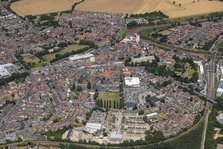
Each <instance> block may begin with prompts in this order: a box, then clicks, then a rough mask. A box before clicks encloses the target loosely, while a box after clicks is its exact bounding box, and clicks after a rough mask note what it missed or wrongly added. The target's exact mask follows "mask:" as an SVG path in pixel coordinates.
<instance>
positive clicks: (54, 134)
mask: <svg viewBox="0 0 223 149" xmlns="http://www.w3.org/2000/svg"><path fill="white" fill-rule="evenodd" d="M70 128H71V126H68V127H64V128H63V129H58V130H57V131H45V132H43V131H42V132H38V133H39V134H41V135H45V136H46V137H47V139H48V140H51V141H68V140H63V139H62V136H63V134H64V133H65V132H66V131H67V130H69V129H70Z"/></svg>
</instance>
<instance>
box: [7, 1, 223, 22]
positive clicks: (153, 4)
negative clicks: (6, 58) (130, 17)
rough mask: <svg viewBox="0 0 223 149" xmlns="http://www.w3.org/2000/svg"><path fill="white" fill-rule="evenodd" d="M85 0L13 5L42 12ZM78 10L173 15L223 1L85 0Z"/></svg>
mask: <svg viewBox="0 0 223 149" xmlns="http://www.w3.org/2000/svg"><path fill="white" fill-rule="evenodd" d="M80 1H81V0H21V1H17V2H14V3H12V5H11V8H12V10H14V11H15V12H16V13H17V14H18V15H20V16H26V15H39V14H46V13H52V12H60V11H66V10H70V9H71V6H72V4H74V3H75V2H80ZM76 9H77V10H83V11H96V12H109V13H111V12H112V13H122V14H127V13H128V14H140V13H145V12H153V11H159V10H160V11H162V12H164V13H165V14H166V15H168V16H169V17H170V18H177V17H186V16H192V15H199V14H205V13H211V12H217V11H223V2H220V1H217V0H216V1H209V0H199V1H197V0H195V2H194V3H193V0H175V4H173V0H85V1H84V2H82V3H80V4H78V5H77V6H76Z"/></svg>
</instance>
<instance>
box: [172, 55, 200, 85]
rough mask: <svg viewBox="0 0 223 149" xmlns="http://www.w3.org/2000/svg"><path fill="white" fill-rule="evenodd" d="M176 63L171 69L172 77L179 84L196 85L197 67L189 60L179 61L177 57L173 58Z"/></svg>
mask: <svg viewBox="0 0 223 149" xmlns="http://www.w3.org/2000/svg"><path fill="white" fill-rule="evenodd" d="M173 59H174V60H175V61H176V64H175V65H174V69H173V72H174V74H173V77H174V78H175V79H176V80H178V81H181V82H185V83H191V82H192V83H196V82H197V80H198V72H197V65H196V64H195V63H194V62H193V60H192V59H191V58H183V59H180V58H179V57H177V56H173Z"/></svg>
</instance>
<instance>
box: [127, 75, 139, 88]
mask: <svg viewBox="0 0 223 149" xmlns="http://www.w3.org/2000/svg"><path fill="white" fill-rule="evenodd" d="M125 84H126V85H127V86H138V85H139V84H140V80H139V78H138V77H125Z"/></svg>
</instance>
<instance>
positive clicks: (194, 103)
mask: <svg viewBox="0 0 223 149" xmlns="http://www.w3.org/2000/svg"><path fill="white" fill-rule="evenodd" d="M51 17H53V18H54V19H55V20H56V21H55V22H54V21H53V22H47V21H46V20H47V19H46V18H48V20H50V19H49V18H51ZM133 20H134V21H135V20H136V21H139V22H140V20H141V21H142V18H139V19H137V18H135V19H133ZM128 22H129V20H128V19H125V18H124V17H123V16H122V15H121V14H113V13H102V12H83V11H79V10H73V12H72V13H69V14H60V15H58V14H48V15H41V16H38V17H36V16H27V17H25V18H21V17H19V16H17V15H15V14H14V13H12V12H10V11H9V10H7V9H5V8H3V7H0V87H1V88H0V144H5V143H8V142H9V141H11V142H16V141H19V140H22V141H30V140H38V141H46V140H51V141H61V140H62V141H68V142H77V143H83V142H87V143H91V142H94V143H95V142H96V143H97V144H104V145H107V144H120V143H123V142H125V141H130V140H132V141H138V140H146V141H148V136H150V135H151V134H153V133H154V132H158V133H161V134H162V136H163V137H164V138H168V137H173V136H176V135H178V134H180V133H182V132H184V131H185V130H187V129H189V128H191V127H192V126H193V125H195V124H196V123H198V121H199V120H200V118H201V116H202V115H204V112H205V106H206V102H207V101H209V102H210V101H211V102H213V101H212V100H211V99H209V97H208V91H207V88H208V79H209V78H208V77H209V76H208V75H207V72H208V71H210V69H211V68H210V65H209V64H208V58H206V57H205V56H206V55H202V54H197V55H195V54H194V53H190V52H185V53H184V54H182V53H181V52H179V50H177V49H172V50H166V49H163V48H161V47H158V46H155V45H152V44H150V43H149V42H147V40H145V39H142V38H141V36H140V34H138V33H137V32H136V33H133V34H130V33H128V32H127V23H128ZM143 22H146V21H145V20H143ZM200 25H201V26H193V25H179V26H176V27H171V28H168V30H162V31H160V32H158V33H157V34H158V37H159V36H160V34H162V36H165V37H166V43H168V44H176V45H179V46H183V47H187V46H192V47H193V48H198V49H199V48H203V47H204V46H207V44H210V42H213V44H214V43H215V41H216V40H217V39H218V38H220V37H221V34H222V33H223V21H221V20H220V21H218V22H214V21H206V22H203V23H201V24H200ZM152 36H154V37H156V36H155V35H152ZM213 44H212V45H213ZM212 45H211V46H212ZM214 45H215V44H214ZM211 46H210V47H209V45H208V47H209V48H211ZM207 50H208V49H207ZM213 69H214V70H213V71H216V72H218V73H219V76H222V75H223V71H222V70H223V63H222V61H219V63H218V65H217V66H216V67H214V68H213ZM220 78H221V77H220ZM222 82H223V79H220V81H219V85H218V89H217V96H219V97H220V96H222V94H223V85H222ZM221 120H222V118H221V117H219V121H221ZM60 132H62V133H60ZM57 133H60V134H61V136H60V137H58V136H56V135H54V134H57ZM149 140H152V139H151V138H149ZM150 143H154V142H150Z"/></svg>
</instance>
